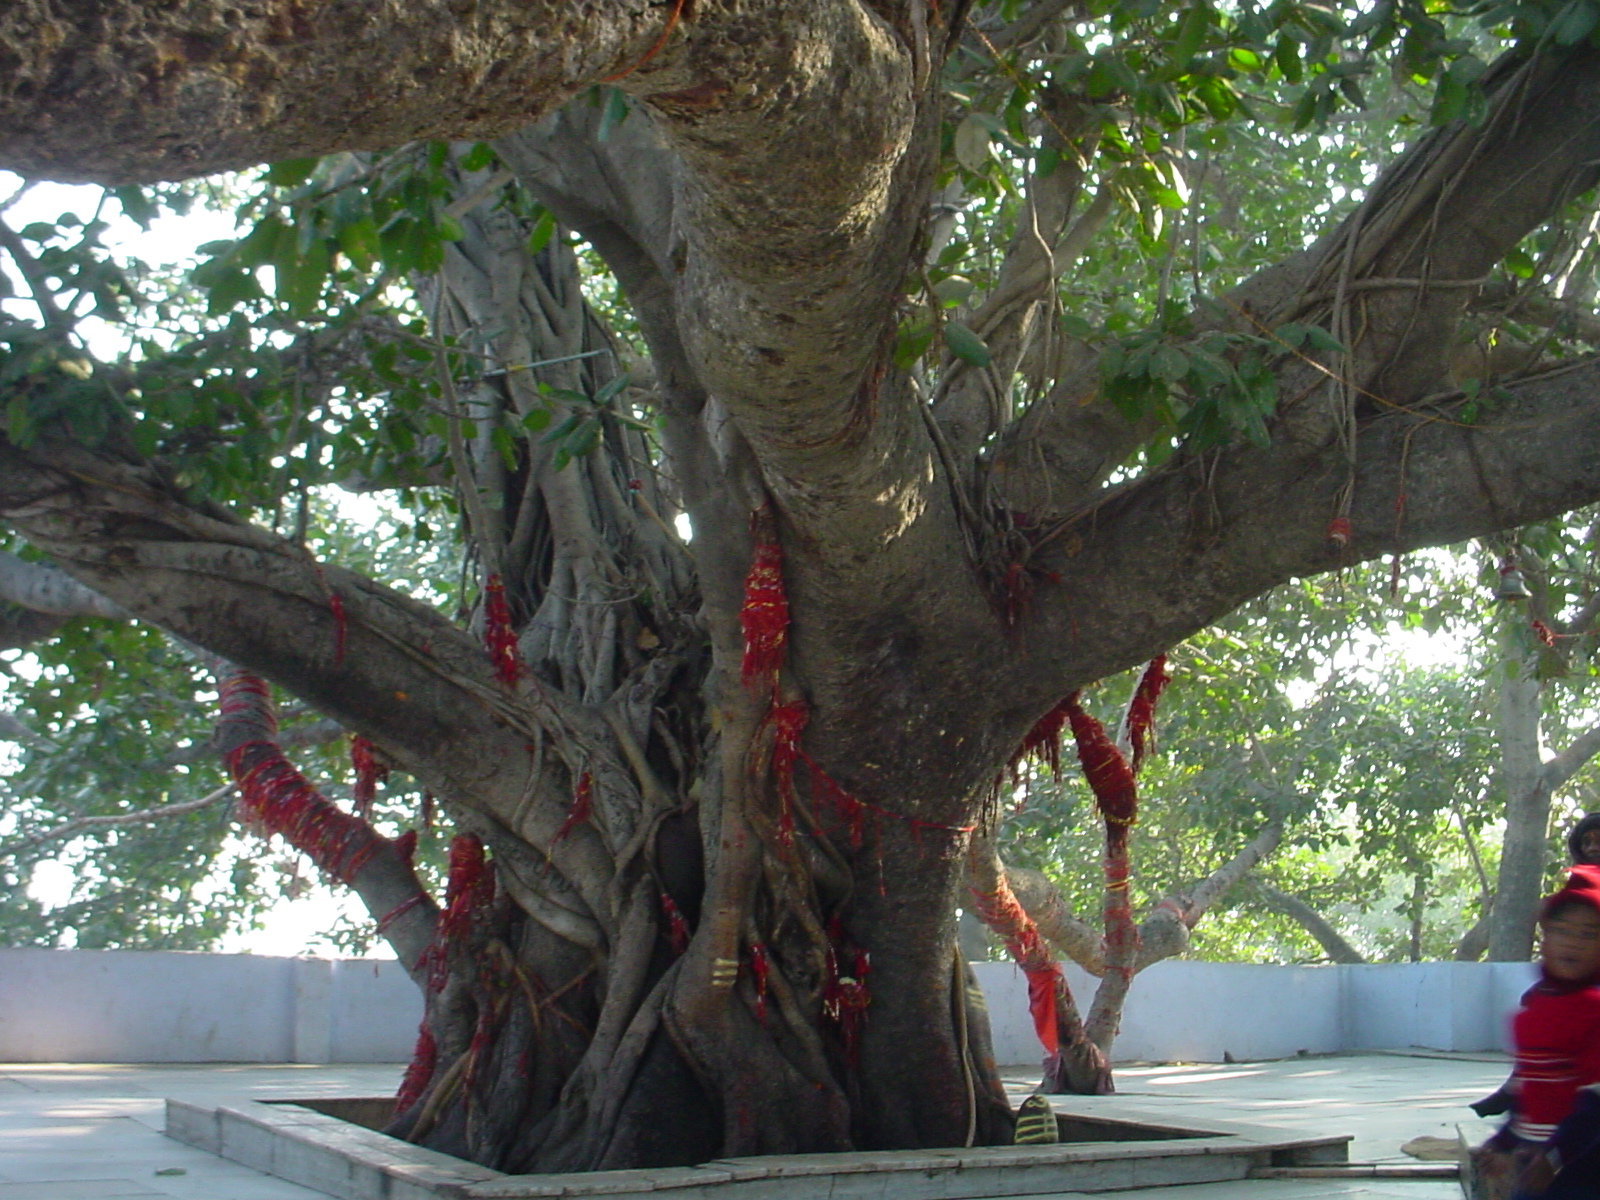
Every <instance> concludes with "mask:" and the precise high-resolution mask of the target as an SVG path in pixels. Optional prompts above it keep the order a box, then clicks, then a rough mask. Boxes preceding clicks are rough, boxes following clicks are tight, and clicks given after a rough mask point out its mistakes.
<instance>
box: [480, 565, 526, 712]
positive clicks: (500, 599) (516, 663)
mask: <svg viewBox="0 0 1600 1200" xmlns="http://www.w3.org/2000/svg"><path fill="white" fill-rule="evenodd" d="M483 644H484V646H485V647H487V648H488V651H489V661H490V662H491V663H493V664H494V674H495V678H496V679H498V680H499V681H500V682H501V683H503V684H505V685H506V686H507V687H514V686H516V682H517V680H518V679H520V678H522V658H521V657H520V656H519V655H518V653H517V635H516V632H515V631H514V630H513V629H512V628H511V606H510V605H509V604H507V603H506V587H505V584H504V583H503V582H502V581H501V579H500V576H498V575H490V576H489V578H488V580H487V582H486V583H485V584H484V589H483Z"/></svg>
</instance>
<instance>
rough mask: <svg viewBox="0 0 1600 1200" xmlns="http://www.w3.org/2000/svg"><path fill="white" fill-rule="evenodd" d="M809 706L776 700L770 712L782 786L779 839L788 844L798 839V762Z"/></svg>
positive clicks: (776, 766)
mask: <svg viewBox="0 0 1600 1200" xmlns="http://www.w3.org/2000/svg"><path fill="white" fill-rule="evenodd" d="M807 716H808V714H807V712H806V706H805V705H804V704H803V703H801V702H800V701H798V700H796V701H794V702H793V703H791V704H775V705H773V706H772V708H771V709H770V710H769V711H768V713H767V720H768V721H770V722H771V723H772V731H773V732H772V778H773V781H774V782H775V783H776V784H777V787H778V840H779V841H780V842H781V843H782V844H784V845H786V846H787V845H788V844H789V843H790V842H791V841H793V840H794V806H795V790H794V765H795V763H796V762H798V761H799V760H800V759H801V758H802V757H803V756H804V754H805V752H804V751H803V750H801V749H800V735H801V734H802V733H803V732H805V727H806V718H807Z"/></svg>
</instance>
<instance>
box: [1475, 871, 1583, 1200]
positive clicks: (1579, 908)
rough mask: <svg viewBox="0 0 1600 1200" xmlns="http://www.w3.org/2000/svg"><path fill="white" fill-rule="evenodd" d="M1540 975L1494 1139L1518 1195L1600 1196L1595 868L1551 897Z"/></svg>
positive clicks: (1517, 1031) (1518, 1028)
mask: <svg viewBox="0 0 1600 1200" xmlns="http://www.w3.org/2000/svg"><path fill="white" fill-rule="evenodd" d="M1539 925H1540V930H1541V932H1542V935H1543V941H1542V943H1541V950H1540V959H1539V967H1540V975H1541V978H1540V980H1539V982H1538V983H1536V984H1534V986H1533V987H1531V988H1529V989H1528V991H1527V993H1526V994H1525V995H1524V996H1523V997H1522V1007H1521V1008H1520V1009H1518V1011H1517V1014H1516V1016H1515V1017H1514V1018H1512V1022H1511V1036H1512V1041H1513V1042H1514V1043H1515V1047H1516V1069H1515V1070H1514V1071H1513V1072H1512V1086H1513V1088H1514V1093H1515V1099H1514V1101H1513V1104H1512V1112H1511V1120H1510V1122H1509V1123H1508V1124H1507V1125H1506V1127H1505V1128H1504V1129H1503V1130H1501V1131H1500V1133H1498V1134H1496V1135H1495V1138H1494V1142H1495V1143H1496V1144H1497V1145H1496V1148H1497V1149H1500V1150H1502V1151H1505V1150H1509V1151H1513V1152H1515V1154H1516V1157H1517V1159H1518V1160H1519V1162H1520V1163H1521V1165H1522V1169H1521V1172H1520V1176H1519V1178H1518V1182H1517V1195H1518V1196H1527V1197H1532V1196H1538V1197H1542V1198H1543V1200H1576V1198H1577V1197H1590V1198H1593V1197H1600V986H1597V983H1600V867H1595V866H1589V865H1587V864H1583V865H1579V866H1576V867H1573V868H1572V872H1571V874H1570V875H1569V876H1568V877H1567V882H1566V885H1565V886H1564V887H1563V888H1562V889H1561V890H1560V891H1559V892H1556V893H1555V894H1554V895H1552V896H1550V897H1548V898H1547V899H1546V900H1545V902H1544V907H1543V910H1542V912H1541V915H1540V918H1539Z"/></svg>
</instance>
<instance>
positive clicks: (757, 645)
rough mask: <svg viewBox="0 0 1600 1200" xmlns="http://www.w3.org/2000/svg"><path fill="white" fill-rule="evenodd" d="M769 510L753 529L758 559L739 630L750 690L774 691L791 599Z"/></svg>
mask: <svg viewBox="0 0 1600 1200" xmlns="http://www.w3.org/2000/svg"><path fill="white" fill-rule="evenodd" d="M765 513H766V510H765V509H763V510H761V511H759V512H757V514H756V516H755V518H754V519H753V520H752V521H751V525H752V527H753V528H754V530H755V533H756V552H755V557H754V558H753V559H752V560H751V563H750V574H749V575H747V576H746V577H745V581H744V606H743V607H742V608H740V609H739V628H740V629H741V630H743V631H744V661H743V663H742V664H741V668H740V675H741V677H742V678H743V679H744V683H745V686H746V687H757V686H763V687H774V686H776V684H777V679H778V671H779V670H780V669H781V668H782V666H783V652H784V647H785V645H786V644H787V642H788V640H789V597H788V595H787V593H785V591H784V588H783V547H782V546H780V545H779V544H778V539H777V536H776V534H775V533H774V532H773V529H772V521H771V518H770V515H765V516H764V515H763V514H765Z"/></svg>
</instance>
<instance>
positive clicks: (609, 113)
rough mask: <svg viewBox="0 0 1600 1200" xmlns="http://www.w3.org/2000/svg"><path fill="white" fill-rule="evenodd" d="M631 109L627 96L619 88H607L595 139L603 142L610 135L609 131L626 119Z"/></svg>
mask: <svg viewBox="0 0 1600 1200" xmlns="http://www.w3.org/2000/svg"><path fill="white" fill-rule="evenodd" d="M631 111H632V109H631V108H630V107H629V105H628V97H627V95H626V93H624V92H623V91H622V89H621V88H607V89H606V103H605V107H604V108H602V109H601V110H600V127H599V128H598V129H597V130H595V135H594V136H595V140H596V141H598V142H603V141H605V140H606V139H607V138H608V137H610V136H611V131H612V130H613V129H615V128H616V127H617V126H618V125H621V124H622V123H623V122H624V121H626V120H627V119H628V114H629V113H630V112H631Z"/></svg>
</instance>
